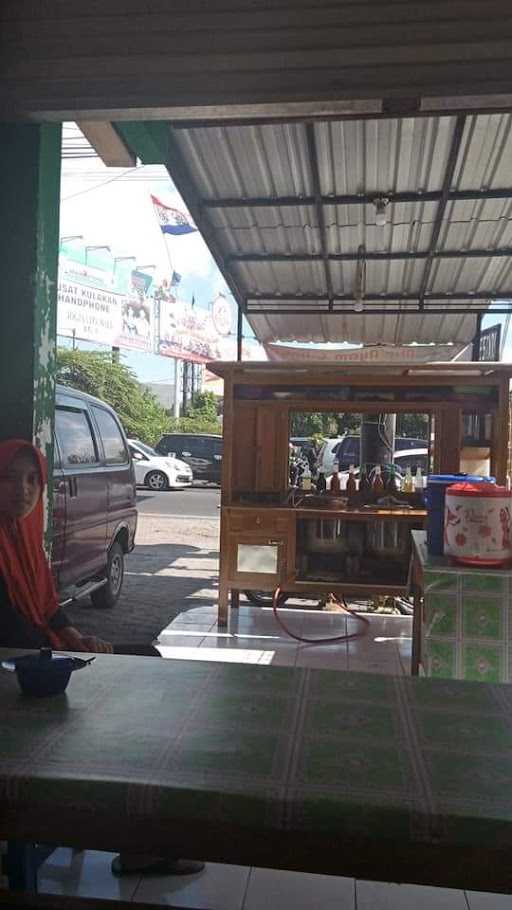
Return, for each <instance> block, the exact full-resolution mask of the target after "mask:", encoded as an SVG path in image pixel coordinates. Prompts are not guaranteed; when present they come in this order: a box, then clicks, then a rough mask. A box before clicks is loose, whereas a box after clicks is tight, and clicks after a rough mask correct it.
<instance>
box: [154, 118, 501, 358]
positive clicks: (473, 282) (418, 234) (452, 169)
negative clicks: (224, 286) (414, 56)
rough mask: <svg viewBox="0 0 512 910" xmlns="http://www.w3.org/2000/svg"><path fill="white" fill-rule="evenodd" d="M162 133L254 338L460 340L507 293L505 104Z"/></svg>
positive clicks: (467, 336)
mask: <svg viewBox="0 0 512 910" xmlns="http://www.w3.org/2000/svg"><path fill="white" fill-rule="evenodd" d="M171 145H173V146H174V148H175V151H176V153H177V154H178V155H179V157H180V160H181V162H182V163H183V164H184V166H185V169H186V171H187V173H188V178H189V185H190V187H192V189H193V193H192V195H193V196H194V199H192V198H191V199H188V198H187V192H186V190H185V192H183V188H182V187H180V189H182V192H183V195H184V196H185V199H186V201H187V202H189V204H190V206H191V210H192V211H194V206H195V211H196V212H197V211H198V212H199V214H200V217H201V219H202V224H203V225H205V224H206V223H207V224H208V229H209V235H210V238H211V237H213V238H214V241H215V251H216V253H217V258H220V259H221V260H222V266H223V268H224V271H225V273H226V272H227V273H228V277H230V278H231V279H232V280H233V286H236V289H237V290H238V297H239V302H240V303H241V304H242V306H243V307H244V309H245V310H246V313H247V318H248V320H249V322H250V324H251V326H252V328H253V330H254V332H255V334H256V336H257V337H258V338H259V339H260V340H261V341H266V342H268V341H315V342H322V341H325V342H326V341H331V342H332V341H338V342H342V341H349V342H353V343H360V342H363V343H375V342H379V341H382V342H387V343H397V344H398V343H402V344H403V343H408V342H413V341H416V342H423V343H427V342H429V343H430V342H439V343H441V342H448V341H454V342H455V341H459V342H467V341H470V340H471V339H472V337H473V336H474V334H475V328H476V313H477V312H482V310H485V309H486V308H487V307H488V305H489V302H490V300H491V299H496V298H505V297H506V298H508V297H509V296H510V297H512V260H511V259H510V257H509V255H508V247H509V246H510V247H512V118H511V115H508V114H492V115H471V116H467V117H465V118H464V119H463V118H461V117H458V118H457V117H453V116H446V117H423V118H421V117H417V118H413V117H410V118H403V119H398V118H395V119H380V120H359V121H358V120H330V121H318V122H315V123H314V124H311V123H309V124H308V123H305V122H304V123H302V122H293V123H284V122H283V123H266V124H259V125H258V124H256V123H253V124H251V123H248V124H243V125H227V124H226V125H221V126H218V125H215V126H183V127H180V128H177V127H174V128H173V127H171ZM171 171H172V156H171ZM468 192H469V193H470V195H471V197H472V198H469V199H468V198H467V195H468ZM397 194H399V195H398V198H397ZM400 194H402V195H401V196H400ZM404 194H405V197H406V198H403V197H404ZM429 194H430V195H429ZM461 194H462V198H461ZM493 194H494V195H493ZM377 197H386V198H387V199H389V204H388V205H387V207H386V225H385V226H384V227H378V226H376V223H375V214H376V210H375V205H374V202H373V200H374V199H375V198H377ZM436 238H437V239H436ZM207 239H208V238H207ZM495 251H497V254H496V255H492V254H493V253H495ZM379 254H380V258H379ZM447 254H451V255H447ZM471 254H472V255H471ZM376 257H377V258H376ZM361 263H364V269H363V271H364V281H363V282H362V283H361V281H360V278H358V275H359V276H360V274H361ZM358 289H359V291H358ZM452 295H454V296H453V297H452ZM359 298H362V303H363V312H362V313H361V314H359V313H355V307H357V304H356V300H358V299H359ZM507 306H508V304H507ZM429 309H434V310H436V311H437V312H434V313H429V312H428V311H429ZM341 310H343V312H341ZM375 310H377V312H375ZM411 310H414V312H411ZM460 310H464V312H460Z"/></svg>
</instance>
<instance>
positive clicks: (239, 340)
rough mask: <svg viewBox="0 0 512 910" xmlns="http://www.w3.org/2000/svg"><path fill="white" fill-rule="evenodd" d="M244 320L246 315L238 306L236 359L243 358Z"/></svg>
mask: <svg viewBox="0 0 512 910" xmlns="http://www.w3.org/2000/svg"><path fill="white" fill-rule="evenodd" d="M243 321H244V315H243V313H242V309H241V307H238V317H237V322H236V359H237V360H242V340H243V337H244V336H243V334H242V329H243Z"/></svg>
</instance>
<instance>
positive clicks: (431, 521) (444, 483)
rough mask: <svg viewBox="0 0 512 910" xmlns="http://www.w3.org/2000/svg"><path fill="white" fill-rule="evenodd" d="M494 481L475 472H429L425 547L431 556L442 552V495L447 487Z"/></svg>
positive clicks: (493, 478)
mask: <svg viewBox="0 0 512 910" xmlns="http://www.w3.org/2000/svg"><path fill="white" fill-rule="evenodd" d="M482 481H487V483H496V478H495V477H480V476H479V475H477V474H429V476H428V480H427V491H426V497H425V500H426V505H427V547H428V552H429V553H431V554H432V556H442V555H443V553H444V540H443V539H444V497H445V493H446V490H447V488H448V487H451V486H452V484H454V483H462V482H467V483H481V482H482Z"/></svg>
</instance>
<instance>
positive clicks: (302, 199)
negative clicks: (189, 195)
mask: <svg viewBox="0 0 512 910" xmlns="http://www.w3.org/2000/svg"><path fill="white" fill-rule="evenodd" d="M442 195H443V191H442V190H425V191H424V192H421V191H419V190H418V191H414V192H413V191H409V190H407V191H403V192H396V193H394V192H392V191H391V190H386V189H383V190H376V191H375V192H374V193H346V194H344V195H339V194H335V193H333V194H332V195H328V196H325V195H322V196H321V197H320V198H321V202H322V204H323V205H371V204H372V203H373V202H374V200H375V197H376V196H386V198H387V199H389V204H390V205H392V204H399V203H402V202H406V203H416V202H440V200H441V197H442ZM486 199H512V188H511V187H482V188H481V189H479V190H473V189H471V190H449V192H448V201H449V202H473V201H476V202H479V201H481V200H486ZM316 201H317V200H316V196H245V197H240V198H238V199H237V198H236V197H231V196H228V197H225V198H222V199H201V206H202V208H205V209H245V208H251V209H262V208H296V207H297V206H305V205H306V206H307V205H311V206H313V205H316Z"/></svg>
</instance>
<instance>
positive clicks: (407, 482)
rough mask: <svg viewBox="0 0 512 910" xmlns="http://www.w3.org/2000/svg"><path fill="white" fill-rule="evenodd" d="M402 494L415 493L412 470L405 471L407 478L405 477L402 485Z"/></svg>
mask: <svg viewBox="0 0 512 910" xmlns="http://www.w3.org/2000/svg"><path fill="white" fill-rule="evenodd" d="M402 492H403V493H414V479H413V476H412V474H411V469H410V468H406V469H405V477H404V480H403V484H402Z"/></svg>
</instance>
